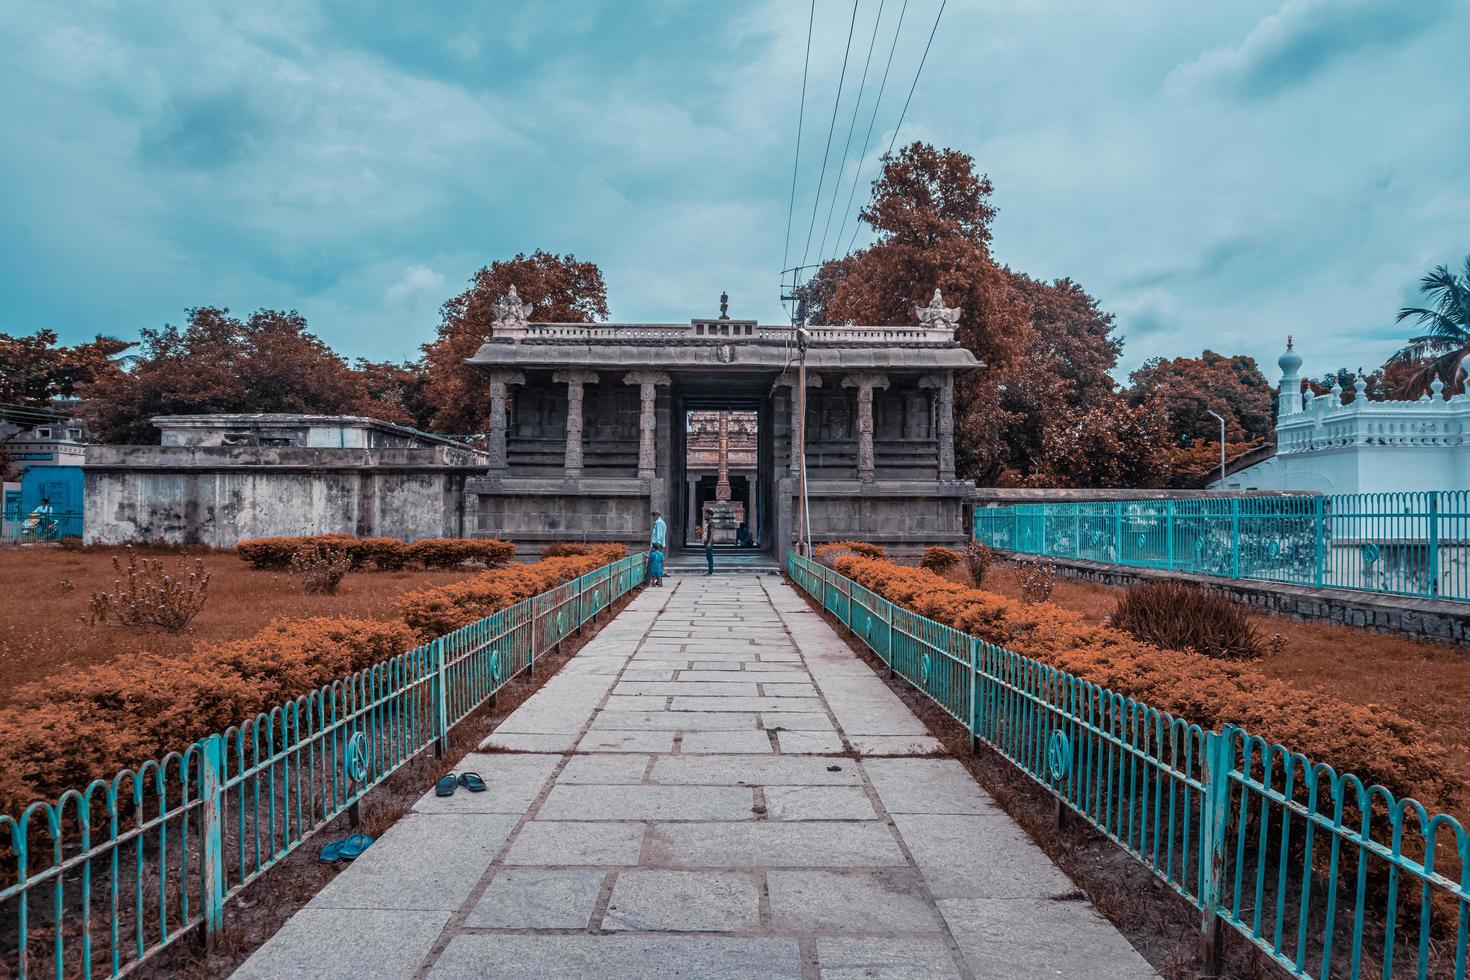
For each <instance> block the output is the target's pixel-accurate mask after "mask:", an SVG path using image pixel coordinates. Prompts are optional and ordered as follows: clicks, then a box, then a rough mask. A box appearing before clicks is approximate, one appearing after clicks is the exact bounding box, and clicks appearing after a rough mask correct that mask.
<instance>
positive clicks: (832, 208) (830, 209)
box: [817, 0, 885, 268]
mask: <svg viewBox="0 0 1470 980" xmlns="http://www.w3.org/2000/svg"><path fill="white" fill-rule="evenodd" d="M884 2H885V0H878V16H877V17H875V18H874V19H873V36H872V37H871V38H869V39H868V56H867V57H866V58H864V59H863V75H862V77H861V78H860V79H858V88H857V98H856V99H855V100H853V103H852V119H851V120H849V121H848V124H847V140H846V142H844V143H843V144H842V162H841V163H839V164H838V165H837V177H836V178H835V179H834V180H833V181H832V201H831V203H830V204H828V205H827V221H826V223H825V224H823V225H822V243H821V244H820V245H818V246H817V266H818V268H820V267H821V265H822V261H823V260H822V256H823V255H825V254H827V234H828V232H830V231H831V230H832V215H833V214H834V213H836V211H837V195H838V194H839V193H841V191H842V174H843V173H844V172H845V171H846V170H847V154H848V151H850V150H851V149H852V134H853V132H854V131H855V130H856V129H857V120H858V110H859V109H861V108H862V107H863V89H864V88H866V87H867V84H868V68H869V66H871V65H872V63H873V48H874V46H875V45H877V43H878V25H879V24H881V23H882V22H883V4H884ZM862 162H863V161H862V157H859V158H858V162H857V166H861V165H862ZM843 224H846V221H844V222H843ZM837 241H838V242H839V243H840V242H841V241H842V229H840V228H839V229H838V230H837Z"/></svg>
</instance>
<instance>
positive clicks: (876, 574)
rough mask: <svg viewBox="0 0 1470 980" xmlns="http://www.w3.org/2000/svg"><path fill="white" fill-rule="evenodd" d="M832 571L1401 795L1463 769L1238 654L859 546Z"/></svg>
mask: <svg viewBox="0 0 1470 980" xmlns="http://www.w3.org/2000/svg"><path fill="white" fill-rule="evenodd" d="M836 568H837V571H838V572H840V573H842V574H843V575H846V576H848V577H849V578H851V579H853V580H855V581H856V582H858V584H860V585H862V586H863V587H865V588H867V589H871V590H872V591H874V592H876V593H878V594H879V595H881V596H883V597H884V598H886V599H888V600H890V601H892V602H896V603H898V604H899V605H901V606H904V607H906V608H908V609H911V610H913V611H914V612H917V613H919V614H920V615H922V616H927V617H928V618H930V619H934V620H937V621H939V622H941V623H944V624H946V625H948V626H952V627H954V628H955V629H958V630H960V631H961V632H965V633H970V634H972V635H975V636H978V637H980V638H981V639H983V640H986V641H988V642H990V643H994V644H997V645H1000V646H1004V647H1007V648H1009V649H1011V650H1014V651H1016V652H1017V653H1020V654H1022V655H1023V656H1027V657H1030V658H1032V659H1034V660H1038V661H1040V662H1042V663H1044V664H1049V665H1050V666H1053V667H1056V668H1058V669H1060V670H1064V671H1067V672H1069V673H1071V674H1074V675H1076V676H1078V677H1081V678H1083V679H1085V680H1088V681H1091V682H1093V683H1094V684H1099V685H1101V686H1103V687H1106V688H1109V689H1111V690H1113V691H1115V692H1117V693H1118V694H1122V695H1125V696H1127V697H1131V698H1135V699H1137V700H1139V701H1142V702H1144V703H1146V704H1148V705H1150V706H1152V707H1154V708H1156V709H1158V710H1160V711H1166V712H1169V713H1170V714H1172V715H1174V716H1176V717H1179V718H1184V719H1187V720H1189V721H1191V722H1194V723H1196V724H1199V725H1201V726H1203V727H1205V728H1207V729H1209V728H1219V727H1220V726H1221V725H1223V724H1226V723H1233V724H1237V725H1240V726H1241V727H1243V728H1245V729H1246V730H1248V731H1250V732H1251V733H1252V734H1254V735H1258V736H1261V737H1262V738H1264V739H1266V740H1267V742H1268V743H1280V744H1282V745H1285V746H1288V747H1289V748H1291V749H1292V750H1293V751H1296V752H1301V753H1303V754H1304V755H1306V757H1307V758H1309V759H1311V760H1312V761H1313V762H1317V763H1326V764H1328V765H1331V766H1333V767H1334V768H1335V769H1336V770H1337V771H1338V772H1352V773H1355V774H1357V776H1358V777H1359V778H1360V779H1362V780H1363V782H1364V784H1365V785H1370V784H1372V783H1381V784H1383V785H1384V786H1386V787H1388V788H1389V789H1390V790H1391V791H1392V792H1394V793H1395V794H1397V795H1398V796H1399V797H1400V798H1403V797H1414V798H1415V799H1417V800H1419V801H1420V802H1422V803H1425V804H1427V805H1437V806H1440V807H1445V806H1450V805H1453V804H1454V801H1455V799H1456V794H1457V793H1458V792H1459V791H1461V790H1462V789H1463V788H1464V785H1465V780H1464V777H1463V776H1461V775H1458V773H1459V772H1460V770H1459V769H1458V768H1457V767H1456V765H1455V764H1454V763H1453V762H1452V761H1451V760H1450V759H1449V758H1448V754H1447V752H1446V751H1445V749H1444V747H1443V746H1441V745H1439V744H1438V743H1436V742H1434V741H1432V740H1431V739H1430V737H1429V734H1428V732H1426V731H1425V729H1424V727H1423V726H1422V725H1420V724H1419V723H1417V722H1415V721H1411V720H1410V719H1407V718H1404V717H1403V716H1401V715H1399V714H1397V713H1395V712H1393V711H1389V710H1386V709H1383V708H1380V707H1378V706H1361V705H1356V704H1352V703H1350V702H1347V701H1343V700H1341V699H1340V698H1335V697H1333V696H1332V695H1331V694H1330V693H1328V692H1324V691H1320V690H1314V691H1304V690H1301V689H1299V688H1296V687H1292V686H1291V685H1289V684H1287V683H1285V682H1283V681H1279V680H1274V679H1272V678H1269V677H1266V676H1265V675H1263V674H1260V673H1257V672H1255V671H1252V670H1251V669H1249V667H1246V666H1244V665H1241V664H1237V663H1227V662H1224V661H1220V660H1216V659H1213V658H1211V657H1208V656H1206V655H1204V654H1201V653H1195V652H1192V651H1187V650H1166V649H1161V648H1160V647H1157V646H1155V645H1153V644H1150V643H1145V642H1143V641H1140V640H1137V639H1134V638H1133V637H1132V636H1130V635H1129V634H1127V633H1125V632H1123V631H1122V630H1120V629H1117V628H1115V627H1113V626H1111V625H1100V626H1091V625H1088V624H1086V623H1084V622H1082V617H1081V615H1080V614H1078V613H1074V612H1070V611H1068V610H1065V609H1061V608H1059V607H1057V606H1054V605H1052V604H1050V603H1047V602H1038V603H1029V604H1027V603H1019V602H1015V601H1013V600H1011V599H1008V598H1006V597H1005V596H1001V595H997V594H995V593H993V592H985V591H982V590H980V589H975V588H971V587H969V586H964V585H960V584H958V583H956V582H951V581H949V580H948V579H944V578H941V577H939V576H938V575H935V574H934V573H932V572H928V571H925V570H924V569H921V568H911V567H905V566H901V565H895V564H893V563H892V562H886V561H876V560H873V559H867V558H861V557H858V556H855V555H851V556H847V557H844V558H839V559H838V560H837V565H836Z"/></svg>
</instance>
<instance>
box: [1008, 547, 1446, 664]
mask: <svg viewBox="0 0 1470 980" xmlns="http://www.w3.org/2000/svg"><path fill="white" fill-rule="evenodd" d="M996 554H998V555H1000V556H1001V557H1002V558H1006V559H1010V560H1012V561H1014V560H1027V559H1033V560H1034V557H1035V556H1032V555H1021V554H1017V553H1016V552H1011V551H1005V550H1002V549H996ZM1050 561H1051V562H1052V563H1053V564H1054V565H1056V568H1057V574H1058V575H1059V576H1062V577H1064V578H1069V579H1075V580H1078V581H1083V582H1096V583H1098V584H1099V585H1111V586H1116V587H1118V588H1127V587H1128V586H1130V585H1135V584H1137V583H1139V582H1153V581H1158V580H1160V579H1177V580H1180V581H1184V582H1191V583H1193V584H1195V585H1198V586H1199V587H1200V588H1202V589H1203V590H1204V591H1206V592H1211V593H1214V594H1216V595H1222V596H1225V597H1226V598H1227V599H1230V600H1231V601H1232V602H1239V603H1241V604H1243V605H1247V606H1251V607H1254V608H1255V609H1258V610H1260V611H1261V612H1264V613H1272V614H1274V615H1277V616H1285V617H1287V618H1289V619H1295V620H1297V621H1298V622H1308V623H1311V622H1318V623H1320V622H1329V623H1339V624H1341V625H1343V626H1352V627H1355V628H1357V629H1363V630H1369V631H1372V632H1374V633H1388V634H1392V635H1394V636H1404V637H1408V638H1409V639H1412V640H1430V641H1433V642H1436V643H1455V644H1458V645H1460V646H1462V647H1466V648H1470V603H1466V602H1450V601H1448V600H1442V599H1441V600H1435V599H1416V598H1413V597H1410V596H1396V595H1381V594H1378V593H1373V592H1352V591H1349V590H1346V589H1314V588H1311V587H1308V586H1302V585H1287V584H1284V583H1278V582H1261V581H1255V580H1249V579H1222V578H1215V577H1213V576H1209V575H1193V574H1190V573H1188V572H1169V571H1164V570H1161V569H1154V568H1126V567H1123V566H1119V565H1105V564H1102V563H1101V562H1095V561H1083V560H1081V559H1075V558H1051V559H1050Z"/></svg>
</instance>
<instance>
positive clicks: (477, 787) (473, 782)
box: [459, 772, 486, 793]
mask: <svg viewBox="0 0 1470 980" xmlns="http://www.w3.org/2000/svg"><path fill="white" fill-rule="evenodd" d="M459 784H460V785H461V786H463V787H464V788H465V789H467V790H469V791H470V792H471V793H483V792H485V788H486V787H485V780H483V779H481V778H480V774H479V773H477V772H462V773H460V774H459Z"/></svg>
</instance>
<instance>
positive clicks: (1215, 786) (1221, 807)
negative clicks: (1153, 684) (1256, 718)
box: [1199, 725, 1235, 975]
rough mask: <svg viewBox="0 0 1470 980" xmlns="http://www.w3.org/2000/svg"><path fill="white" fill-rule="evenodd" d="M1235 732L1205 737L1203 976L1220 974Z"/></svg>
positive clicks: (1201, 878) (1201, 890)
mask: <svg viewBox="0 0 1470 980" xmlns="http://www.w3.org/2000/svg"><path fill="white" fill-rule="evenodd" d="M1234 755H1235V731H1234V728H1233V727H1232V726H1230V725H1226V726H1225V730H1224V731H1223V732H1206V733H1205V753H1204V756H1205V758H1204V762H1205V772H1204V792H1203V794H1202V796H1201V799H1200V858H1199V859H1200V868H1199V886H1200V887H1199V896H1200V906H1201V909H1202V918H1201V920H1200V958H1201V959H1202V960H1203V961H1204V962H1203V972H1204V973H1205V974H1209V975H1213V974H1218V973H1219V972H1220V945H1221V942H1222V940H1223V938H1224V928H1223V927H1224V924H1225V920H1224V919H1223V918H1222V917H1221V915H1220V904H1221V901H1222V899H1223V897H1224V894H1223V892H1224V881H1225V835H1226V830H1227V828H1228V827H1229V821H1230V770H1231V767H1232V766H1233V764H1234Z"/></svg>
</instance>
